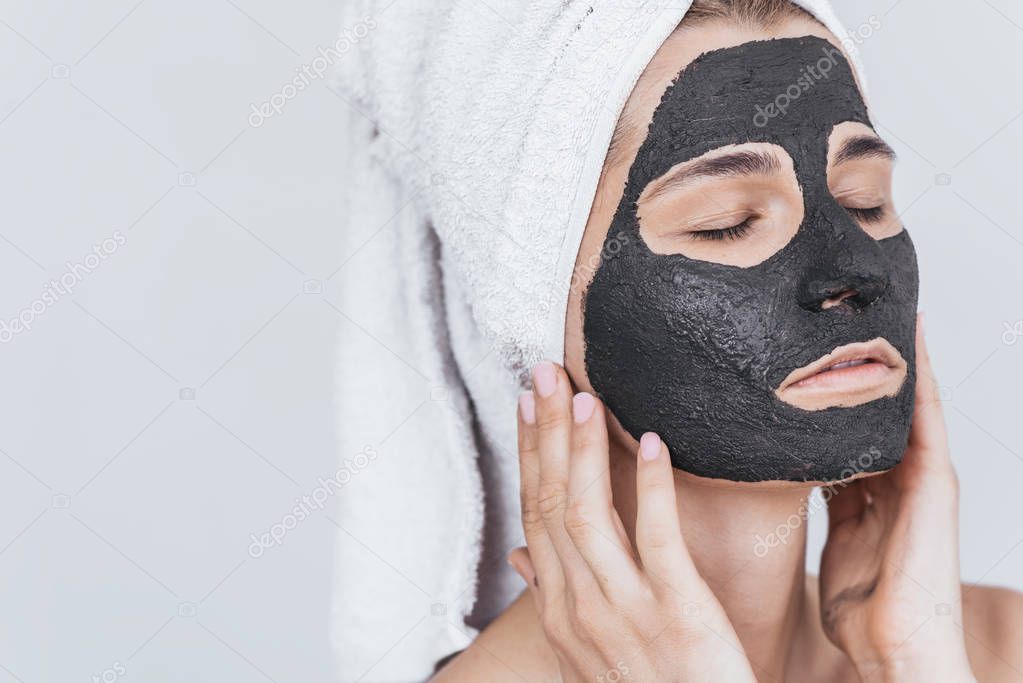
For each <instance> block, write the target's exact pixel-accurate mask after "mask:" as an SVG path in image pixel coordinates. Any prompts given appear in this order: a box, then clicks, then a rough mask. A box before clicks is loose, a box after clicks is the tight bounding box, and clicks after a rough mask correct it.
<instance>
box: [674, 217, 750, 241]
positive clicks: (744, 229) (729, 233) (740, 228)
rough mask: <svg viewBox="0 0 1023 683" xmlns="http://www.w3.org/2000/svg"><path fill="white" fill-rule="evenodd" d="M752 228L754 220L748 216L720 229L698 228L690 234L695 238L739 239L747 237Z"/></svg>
mask: <svg viewBox="0 0 1023 683" xmlns="http://www.w3.org/2000/svg"><path fill="white" fill-rule="evenodd" d="M752 228H753V224H752V220H751V219H749V218H747V219H746V220H744V221H743V222H742V223H739V224H737V225H732V226H730V227H727V228H722V229H720V230H698V231H696V232H691V233H689V234H690V235H691V236H692V238H693V239H694V240H738V239H742V238H743V237H745V236H746V235H747V234H748V233H749V231H750V230H751V229H752Z"/></svg>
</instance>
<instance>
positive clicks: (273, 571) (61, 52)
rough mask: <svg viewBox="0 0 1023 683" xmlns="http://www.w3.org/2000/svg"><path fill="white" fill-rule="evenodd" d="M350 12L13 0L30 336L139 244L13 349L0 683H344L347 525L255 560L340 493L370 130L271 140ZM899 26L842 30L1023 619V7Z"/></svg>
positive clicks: (338, 108) (854, 22)
mask: <svg viewBox="0 0 1023 683" xmlns="http://www.w3.org/2000/svg"><path fill="white" fill-rule="evenodd" d="M339 1H340V0H317V1H315V2H305V3H281V2H270V1H269V0H175V1H173V2H172V1H171V0H142V2H139V1H138V0H92V1H91V2H88V3H70V2H64V3H56V2H42V1H40V0H4V1H3V2H0V51H2V57H3V60H4V68H3V69H2V70H0V82H2V84H3V88H2V89H0V158H2V159H3V162H4V163H2V164H0V205H2V207H3V217H4V218H3V220H2V223H0V269H2V272H3V287H2V288H0V318H2V319H3V320H9V319H11V318H13V317H16V316H18V315H19V314H20V312H21V311H23V310H24V309H25V308H26V307H28V306H30V305H31V304H32V302H33V301H34V300H35V299H37V298H39V297H40V294H41V292H42V290H43V287H44V285H45V283H46V282H47V281H48V280H49V279H51V278H59V277H60V276H61V274H62V273H63V272H64V270H65V264H66V263H67V262H69V261H70V262H74V263H82V262H83V260H84V258H85V256H86V254H89V253H90V252H91V250H92V248H93V245H99V244H100V243H101V242H102V241H103V240H104V239H106V238H108V237H111V236H112V235H114V234H115V232H119V233H120V234H121V235H123V236H124V237H125V239H126V243H125V244H124V245H123V246H119V247H118V248H117V249H116V251H115V252H114V253H113V254H112V255H110V256H108V257H107V258H106V259H105V260H103V261H102V262H101V263H100V264H99V265H98V266H97V267H96V268H95V269H94V270H93V272H91V273H88V274H86V275H84V276H83V279H82V282H81V283H80V284H78V285H77V286H76V288H75V290H74V293H73V294H72V295H69V296H62V297H60V298H59V300H58V301H56V303H55V304H54V305H52V306H49V307H48V308H46V310H45V311H44V312H42V313H41V314H39V315H38V316H37V317H36V319H35V321H34V323H33V325H32V329H31V330H30V331H27V332H25V333H22V334H18V335H17V336H16V337H15V338H14V339H13V340H12V341H10V342H9V343H5V344H0V381H2V382H3V391H2V392H0V426H2V429H0V500H2V510H3V514H2V515H0V628H2V636H0V683H3V682H6V681H24V682H25V683H33V682H43V681H47V682H49V681H62V682H63V681H75V680H81V681H89V680H92V677H93V676H102V675H103V672H104V671H111V672H113V671H114V670H115V669H116V670H118V671H121V670H123V671H124V673H123V674H120V677H123V678H124V679H125V680H145V681H205V680H209V681H214V680H216V681H232V682H233V683H234V682H243V681H265V680H276V681H303V682H310V683H311V682H318V681H328V680H331V676H330V673H329V671H330V664H329V661H330V655H329V652H328V647H327V629H326V627H327V610H328V603H329V600H330V586H329V564H330V562H331V561H332V554H331V542H332V539H333V538H334V536H335V535H336V534H337V533H340V532H339V531H338V528H337V527H336V525H335V524H334V523H333V522H332V521H331V519H330V517H329V513H323V514H318V515H314V516H313V517H312V518H310V519H308V520H306V521H304V522H302V523H301V524H300V525H299V526H298V527H297V528H296V529H294V530H292V531H290V532H289V533H288V535H287V537H286V539H285V540H284V543H283V544H282V545H281V546H280V547H275V548H271V549H269V550H267V551H266V552H265V553H264V554H263V555H262V556H261V557H259V558H253V557H251V556H250V555H249V553H248V548H249V545H250V543H251V540H250V537H249V535H250V534H253V533H256V534H258V533H262V532H263V531H265V530H266V529H267V528H268V527H269V526H270V525H271V524H274V523H275V522H279V521H280V520H281V519H282V517H283V516H284V515H285V514H286V513H287V512H288V511H289V509H290V508H291V507H292V505H293V502H294V498H295V497H296V496H299V495H302V494H304V493H308V492H309V491H311V490H312V489H313V488H314V487H315V486H316V479H317V477H320V476H323V477H327V476H330V475H331V474H332V473H333V472H334V470H335V469H336V467H337V464H336V460H337V458H338V456H337V454H336V452H335V449H334V445H333V437H332V432H333V429H334V425H333V424H332V412H331V397H332V392H333V391H334V388H333V381H332V371H333V367H334V359H333V358H332V344H333V339H334V337H335V335H337V334H339V333H342V334H364V332H363V331H362V330H360V329H358V328H357V327H356V326H354V325H353V323H352V322H350V321H348V320H346V318H344V317H343V316H342V315H341V314H340V313H339V312H338V311H337V310H335V308H334V306H333V304H332V303H331V299H332V295H336V293H337V291H338V289H337V288H338V287H339V286H341V282H342V280H345V278H344V272H345V270H346V269H350V268H353V267H356V264H357V263H358V258H359V255H358V253H344V252H343V251H342V250H341V248H340V240H339V236H338V225H339V223H340V219H341V217H342V216H344V215H345V210H346V209H345V207H344V206H342V205H341V204H340V202H339V201H338V200H337V199H336V197H337V196H338V192H337V188H338V187H339V186H340V185H341V184H342V183H343V182H345V179H344V178H342V177H340V175H339V173H338V172H337V171H336V170H335V160H336V159H337V158H339V156H340V155H343V154H344V150H343V149H342V148H341V142H340V140H341V138H342V136H341V134H340V131H339V130H337V129H336V123H335V122H336V121H337V120H338V119H339V117H340V114H341V113H342V112H343V111H344V110H345V107H346V106H347V104H346V103H345V102H344V101H342V100H341V99H339V98H338V97H337V96H335V95H334V94H332V93H331V92H330V90H329V89H328V88H327V87H326V86H325V84H324V83H323V82H316V83H314V84H313V86H312V87H310V88H308V89H307V90H304V91H303V92H301V93H298V95H297V96H296V97H294V98H293V99H291V100H289V101H288V102H287V104H286V106H285V108H284V110H283V112H282V113H281V114H280V115H279V116H274V117H272V118H271V119H269V120H267V121H266V122H265V123H264V124H263V125H261V126H259V127H253V126H252V125H250V119H249V117H250V113H251V108H250V106H251V105H252V104H254V103H255V104H258V103H261V102H264V101H266V100H267V99H269V98H270V97H271V96H272V95H274V94H275V93H280V92H281V90H282V88H283V86H284V85H285V84H286V83H287V82H288V81H289V80H290V79H291V78H292V77H293V76H294V75H295V71H294V70H295V68H297V67H300V66H302V65H305V64H309V63H310V62H311V61H312V60H313V58H314V57H315V56H316V54H317V53H316V48H317V47H318V46H327V45H329V44H331V43H332V42H333V41H334V37H335V33H336V30H337V28H338V26H337V21H336V15H337V9H338V7H339ZM402 1H405V0H398V2H402ZM893 2H894V0H887V1H882V0H871V1H867V2H864V1H862V0H857V1H856V2H852V1H851V0H840V1H839V2H838V3H837V4H838V10H839V13H840V14H841V15H842V16H843V18H844V19H845V20H846V22H847V25H848V26H849V27H850V28H851V29H852V30H853V31H854V32H855V31H856V28H857V27H860V26H866V27H869V30H867V29H866V28H865V29H863V31H862V33H866V34H869V37H866V38H865V39H864V41H863V44H862V46H861V47H862V50H863V53H864V55H865V60H866V64H867V73H868V75H869V78H870V85H871V94H872V104H873V111H874V116H875V121H876V123H877V126H878V130H879V132H880V133H881V134H882V135H883V136H884V137H886V138H887V139H888V140H889V141H890V142H891V143H892V145H893V146H894V147H895V148H896V149H897V151H898V152H899V155H900V162H899V170H898V176H897V196H898V202H899V206H900V207H901V209H902V211H903V214H904V219H905V222H906V224H907V225H908V226H909V228H910V230H911V232H912V233H913V236H914V239H915V240H916V243H917V246H918V250H919V252H920V260H921V266H922V273H923V274H922V292H923V294H922V307H923V308H924V309H925V310H926V312H927V328H928V332H929V339H930V343H931V347H932V352H933V354H934V357H935V362H936V365H937V369H938V373H939V376H940V379H941V381H942V384H943V385H944V387H945V397H946V404H947V405H946V412H947V415H948V421H949V427H950V430H951V438H952V446H953V451H954V456H955V460H956V464H957V466H958V468H959V472H960V475H961V481H962V490H963V495H962V554H963V573H964V577H965V578H966V579H967V580H978V579H983V580H984V581H985V582H992V583H1000V584H1005V585H1012V586H1015V587H1016V588H1020V589H1023V546H1021V544H1023V522H1021V520H1023V496H1020V495H1019V493H1018V482H1020V481H1023V425H1021V420H1020V408H1019V405H1020V404H1019V400H1018V395H1019V382H1020V378H1023V322H1019V323H1018V324H1019V330H1020V332H1021V334H1020V335H1019V336H1020V339H1019V342H1018V343H1016V344H1007V343H1006V341H1005V339H1003V336H1004V333H1006V329H1007V328H1006V326H1007V325H1008V326H1009V328H1012V327H1013V326H1015V325H1016V324H1017V321H1023V303H1020V296H1019V292H1020V291H1021V289H1023V271H1021V268H1020V266H1019V264H1020V261H1021V258H1023V228H1021V226H1020V217H1021V210H1020V202H1021V201H1023V198H1021V193H1020V191H1019V189H1018V187H1017V186H1018V178H1019V176H1020V174H1019V172H1018V164H1019V163H1020V162H1019V157H1020V155H1021V154H1023V87H1020V86H1021V83H1020V76H1019V71H1018V69H1019V64H1020V54H1021V53H1023V6H1021V5H1020V3H1018V2H1015V1H1014V0H990V2H987V1H984V0H977V1H975V2H969V3H937V2H933V1H932V0H898V1H897V2H894V4H893ZM872 16H873V17H874V19H873V20H871V17H872ZM875 26H878V28H875ZM380 227H381V228H383V226H380ZM367 234H373V232H372V231H368V232H367ZM342 264H344V267H342ZM346 286H364V287H366V290H367V296H372V287H373V284H372V282H371V281H353V280H352V279H351V278H348V279H347V280H346ZM1015 337H1016V335H1015V334H1013V335H1008V338H1009V340H1010V341H1012V340H1015ZM342 362H343V363H350V364H352V366H353V367H354V366H358V364H359V363H360V360H359V359H342ZM822 521H823V520H822V518H821V516H819V515H818V516H817V517H815V519H814V520H813V524H812V538H811V540H812V542H811V550H810V557H811V561H810V564H811V566H814V565H815V564H816V562H815V557H816V555H817V553H818V552H819V547H820V541H821V528H822V527H821V522H822ZM382 571H384V569H383V568H382ZM112 675H114V676H117V674H111V673H108V675H107V680H113V679H112V678H111V676H112Z"/></svg>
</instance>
